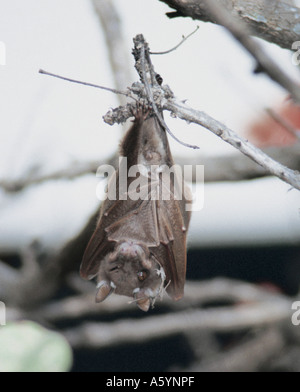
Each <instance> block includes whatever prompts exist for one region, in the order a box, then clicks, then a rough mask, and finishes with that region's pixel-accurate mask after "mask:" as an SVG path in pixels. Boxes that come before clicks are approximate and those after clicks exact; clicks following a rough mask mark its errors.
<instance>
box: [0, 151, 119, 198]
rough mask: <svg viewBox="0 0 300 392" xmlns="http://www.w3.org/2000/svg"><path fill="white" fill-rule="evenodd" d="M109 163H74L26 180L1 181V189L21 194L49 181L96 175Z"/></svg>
mask: <svg viewBox="0 0 300 392" xmlns="http://www.w3.org/2000/svg"><path fill="white" fill-rule="evenodd" d="M111 161H113V158H111V159H109V162H111ZM104 163H107V161H105V162H104V161H103V162H101V161H95V162H94V161H93V162H86V163H85V162H81V163H74V164H73V165H71V166H69V167H67V168H64V169H62V170H58V171H56V172H54V173H50V174H41V175H35V176H30V177H28V178H25V179H21V180H17V181H13V180H9V181H8V180H2V181H0V188H2V189H3V190H5V191H6V192H11V193H13V192H20V191H22V190H23V189H25V188H27V187H30V186H32V185H39V184H42V183H44V182H47V181H59V180H73V179H75V178H78V177H82V176H85V175H88V174H92V173H94V174H96V172H97V169H98V167H99V166H100V165H101V164H104Z"/></svg>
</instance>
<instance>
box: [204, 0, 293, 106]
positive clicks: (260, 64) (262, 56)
mask: <svg viewBox="0 0 300 392" xmlns="http://www.w3.org/2000/svg"><path fill="white" fill-rule="evenodd" d="M203 1H204V3H205V5H206V9H207V11H208V12H209V14H210V15H212V17H213V18H214V19H215V20H216V21H217V22H218V23H219V24H220V25H222V26H224V27H225V28H226V29H227V30H228V31H229V32H230V33H231V35H232V36H233V37H234V38H235V39H236V40H237V41H238V42H239V43H240V44H241V45H242V46H243V47H244V48H245V49H246V50H247V51H248V52H249V53H250V54H251V56H252V57H253V58H254V60H255V61H256V62H257V69H256V72H257V73H258V72H264V73H265V74H267V75H268V76H269V77H270V78H271V79H272V80H273V81H275V82H276V83H278V84H279V85H280V86H281V87H283V88H284V89H285V90H286V91H287V92H288V93H290V94H291V97H292V99H293V100H294V101H295V102H296V103H298V104H300V87H299V84H298V83H297V81H296V80H295V79H293V78H291V77H290V75H289V74H288V73H287V72H285V70H283V69H282V67H281V66H279V64H277V63H276V62H275V61H274V60H273V59H272V58H271V57H270V56H269V55H268V54H267V53H266V51H265V50H264V48H263V47H262V45H261V43H260V42H258V41H255V40H254V39H253V38H252V37H251V36H250V31H248V29H247V26H246V25H245V24H244V23H243V22H242V21H240V20H237V19H234V18H233V16H232V15H231V14H230V13H229V12H228V10H227V9H226V8H225V7H224V5H223V4H221V3H220V1H217V0H203ZM277 3H279V2H277ZM299 11H300V10H299ZM299 18H300V14H299ZM299 27H300V26H299ZM298 39H299V38H298Z"/></svg>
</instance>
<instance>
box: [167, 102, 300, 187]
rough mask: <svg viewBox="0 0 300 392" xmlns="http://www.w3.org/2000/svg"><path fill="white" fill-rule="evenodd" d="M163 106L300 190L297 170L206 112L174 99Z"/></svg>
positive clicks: (299, 177)
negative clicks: (212, 134) (290, 167)
mask: <svg viewBox="0 0 300 392" xmlns="http://www.w3.org/2000/svg"><path fill="white" fill-rule="evenodd" d="M163 107H164V109H167V110H170V111H171V112H172V113H174V114H175V115H176V116H178V117H179V118H181V119H183V120H185V121H188V122H190V123H195V124H198V125H201V126H203V127H204V128H206V129H208V130H209V131H210V132H212V133H214V134H215V135H216V136H218V137H220V138H221V139H222V140H224V141H225V142H226V143H228V144H230V145H232V146H233V147H234V148H236V149H238V150H239V151H240V152H242V153H243V154H244V155H246V156H247V157H249V158H251V159H252V160H253V161H254V162H256V163H258V164H259V165H260V166H262V167H263V168H264V169H265V170H267V171H268V172H269V173H271V174H273V175H275V176H276V177H278V178H280V179H281V180H283V181H285V182H286V183H288V184H290V185H292V186H293V187H294V188H296V189H298V190H300V174H299V172H297V171H294V170H291V169H289V168H287V167H285V166H283V165H282V164H280V163H278V162H276V161H274V160H273V159H272V158H270V157H269V156H268V155H266V154H265V153H264V152H263V151H261V150H260V149H259V148H257V147H255V146H254V145H253V144H251V143H249V142H248V141H247V140H245V139H243V138H241V137H240V136H238V135H237V134H236V133H235V132H234V131H232V130H231V129H230V128H228V127H227V126H226V125H224V124H222V123H220V122H218V121H216V120H215V119H213V118H212V117H210V116H209V115H207V114H206V113H204V112H201V111H198V110H194V109H192V108H190V107H188V106H187V105H186V104H184V103H182V102H179V101H177V100H175V99H169V100H167V101H166V102H165V103H164V105H163Z"/></svg>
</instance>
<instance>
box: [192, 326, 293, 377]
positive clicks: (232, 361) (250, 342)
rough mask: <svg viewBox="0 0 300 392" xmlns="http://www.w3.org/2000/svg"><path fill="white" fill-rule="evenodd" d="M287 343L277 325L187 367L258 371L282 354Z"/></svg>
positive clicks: (211, 370)
mask: <svg viewBox="0 0 300 392" xmlns="http://www.w3.org/2000/svg"><path fill="white" fill-rule="evenodd" d="M285 345H286V342H285V339H284V337H283V334H282V333H281V331H280V330H279V329H278V328H277V327H269V328H267V329H266V330H263V331H259V332H257V333H256V334H255V336H254V337H251V338H250V339H249V338H248V339H247V341H245V342H242V343H239V344H238V345H237V347H233V348H230V349H229V350H226V351H224V352H222V353H219V354H216V355H214V356H213V358H211V359H207V360H205V361H202V362H200V361H199V362H198V363H195V364H193V365H192V366H190V367H189V368H188V369H185V370H186V371H189V372H201V373H206V372H218V373H220V372H226V373H229V372H256V371H259V369H261V368H262V367H263V366H264V365H265V364H266V363H268V362H269V361H270V360H271V359H272V358H274V357H277V356H278V355H280V354H281V351H282V350H283V349H284V347H285Z"/></svg>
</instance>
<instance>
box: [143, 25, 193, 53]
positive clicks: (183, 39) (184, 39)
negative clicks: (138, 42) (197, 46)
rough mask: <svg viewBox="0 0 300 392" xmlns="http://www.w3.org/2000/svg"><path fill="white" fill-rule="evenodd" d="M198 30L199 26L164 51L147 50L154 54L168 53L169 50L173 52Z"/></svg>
mask: <svg viewBox="0 0 300 392" xmlns="http://www.w3.org/2000/svg"><path fill="white" fill-rule="evenodd" d="M198 30H199V26H197V28H196V30H194V31H193V32H192V33H190V34H189V35H188V36H186V37H185V36H183V37H182V40H181V42H179V44H177V45H176V46H174V48H172V49H169V50H166V51H164V52H151V51H150V52H149V54H151V55H152V54H154V55H160V54H169V53H171V52H174V51H175V50H176V49H178V48H179V47H180V46H181V45H182V44H183V43H184V42H185V41H186V40H187V39H189V38H190V37H191V36H192V35H194V34H195V33H196V32H197V31H198Z"/></svg>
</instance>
